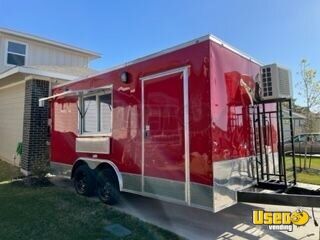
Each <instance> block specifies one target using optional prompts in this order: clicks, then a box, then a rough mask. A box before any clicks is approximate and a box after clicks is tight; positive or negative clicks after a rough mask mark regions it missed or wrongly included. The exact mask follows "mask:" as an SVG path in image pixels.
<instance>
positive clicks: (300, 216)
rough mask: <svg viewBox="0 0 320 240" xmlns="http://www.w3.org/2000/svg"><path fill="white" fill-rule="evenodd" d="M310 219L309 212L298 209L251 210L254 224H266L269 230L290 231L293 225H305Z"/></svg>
mask: <svg viewBox="0 0 320 240" xmlns="http://www.w3.org/2000/svg"><path fill="white" fill-rule="evenodd" d="M309 220H310V216H309V214H308V213H307V212H306V211H304V210H302V209H298V210H296V211H294V212H283V211H279V212H276V211H271V212H268V211H263V210H253V213H252V221H253V224H254V225H266V226H268V227H269V230H273V231H288V232H292V230H293V225H296V226H298V227H300V226H304V225H306V224H307V223H308V222H309Z"/></svg>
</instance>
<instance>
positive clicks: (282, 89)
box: [259, 64, 292, 100]
mask: <svg viewBox="0 0 320 240" xmlns="http://www.w3.org/2000/svg"><path fill="white" fill-rule="evenodd" d="M259 86H260V99H261V100H271V99H273V100H274V99H290V98H292V83H291V72H290V71H289V70H288V69H285V68H282V67H279V66H278V65H277V64H270V65H265V66H263V67H261V69H260V78H259Z"/></svg>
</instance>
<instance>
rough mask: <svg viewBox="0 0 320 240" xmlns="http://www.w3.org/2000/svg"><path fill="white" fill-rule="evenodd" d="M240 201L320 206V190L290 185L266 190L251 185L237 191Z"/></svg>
mask: <svg viewBox="0 0 320 240" xmlns="http://www.w3.org/2000/svg"><path fill="white" fill-rule="evenodd" d="M237 199H238V202H243V203H260V204H271V205H283V206H297V207H317V208H318V207H320V190H310V189H306V188H301V187H295V186H294V187H290V188H288V189H286V190H284V189H283V190H279V189H278V190H277V191H272V190H265V189H261V188H259V187H250V188H247V189H244V190H242V191H238V192H237Z"/></svg>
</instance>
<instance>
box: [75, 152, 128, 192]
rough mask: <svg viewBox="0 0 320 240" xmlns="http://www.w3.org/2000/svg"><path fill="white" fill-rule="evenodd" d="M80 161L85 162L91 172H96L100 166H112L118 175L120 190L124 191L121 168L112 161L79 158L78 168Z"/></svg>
mask: <svg viewBox="0 0 320 240" xmlns="http://www.w3.org/2000/svg"><path fill="white" fill-rule="evenodd" d="M79 161H82V162H85V163H86V164H87V165H88V167H89V168H90V169H91V170H95V169H96V168H97V167H98V166H99V165H100V164H108V165H109V166H111V167H112V168H113V170H114V171H115V173H116V175H117V178H118V182H119V189H120V191H122V189H123V179H122V175H121V172H120V171H119V168H118V167H117V166H116V165H115V164H114V163H113V162H112V161H110V160H107V159H96V158H78V159H77V161H76V162H75V163H74V166H76V165H77V162H79Z"/></svg>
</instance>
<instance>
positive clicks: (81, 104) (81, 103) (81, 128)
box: [78, 87, 113, 137]
mask: <svg viewBox="0 0 320 240" xmlns="http://www.w3.org/2000/svg"><path fill="white" fill-rule="evenodd" d="M105 94H111V121H110V122H111V129H110V132H101V131H98V128H99V125H100V122H101V115H100V106H99V104H100V101H99V100H98V97H99V96H102V95H105ZM91 96H96V104H97V113H98V115H97V119H96V120H97V123H96V128H97V129H96V131H95V132H85V131H84V124H83V123H84V119H83V118H81V115H80V112H79V113H78V128H79V136H80V137H81V136H108V137H109V136H111V135H112V130H113V91H112V87H110V88H109V89H106V90H104V91H102V92H100V91H98V92H96V93H90V94H84V95H82V96H80V97H79V101H78V106H79V107H80V110H81V112H82V111H83V109H84V99H85V98H87V97H91Z"/></svg>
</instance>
